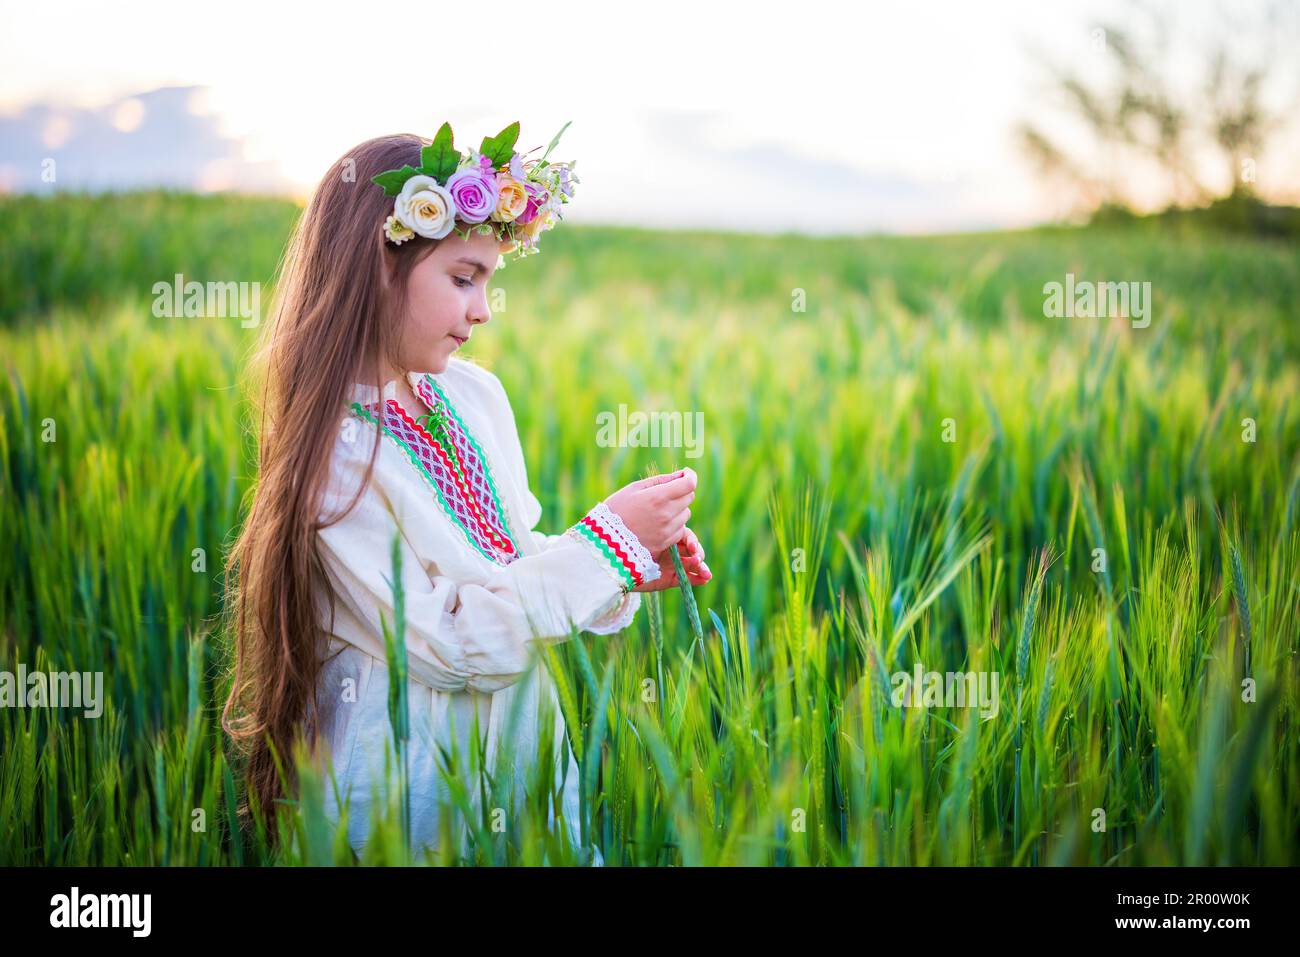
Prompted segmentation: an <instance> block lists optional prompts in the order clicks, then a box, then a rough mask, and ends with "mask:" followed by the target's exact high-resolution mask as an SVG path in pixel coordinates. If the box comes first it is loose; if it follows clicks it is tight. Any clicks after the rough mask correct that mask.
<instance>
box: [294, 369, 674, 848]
mask: <svg viewBox="0 0 1300 957" xmlns="http://www.w3.org/2000/svg"><path fill="white" fill-rule="evenodd" d="M408 381H409V383H410V386H411V389H412V391H413V392H414V393H415V394H416V395H418V396H420V398H421V399H422V400H423V401H424V402H425V404H426V405H428V406H429V407H430V408H431V409H433V410H435V411H436V412H438V413H441V414H440V415H439V416H438V417H437V418H436V419H428V418H426V419H424V420H423V421H422V422H417V421H415V419H416V418H418V416H417V415H416V414H415V413H416V410H406V409H403V408H402V407H401V405H400V403H398V401H397V399H396V381H395V380H391V381H389V382H388V383H387V384H386V385H385V388H384V392H383V396H382V399H383V401H382V402H381V401H379V396H378V395H377V394H376V390H375V388H374V387H373V386H366V385H360V384H356V385H354V386H353V388H352V391H351V403H350V404H349V407H348V408H347V409H345V410H343V414H342V417H341V420H340V430H339V435H338V437H337V439H336V442H335V448H334V454H333V457H332V459H331V469H330V480H329V482H328V488H327V489H326V491H325V494H324V496H323V500H322V503H321V510H320V515H321V517H322V518H326V519H327V518H332V517H334V516H336V515H337V514H338V513H339V512H340V511H341V510H342V508H343V507H344V506H346V505H347V503H348V502H350V501H351V499H352V497H353V495H354V494H355V493H356V491H357V489H358V487H359V486H360V484H361V481H362V479H363V477H364V475H365V469H366V464H367V462H368V460H369V458H370V454H371V449H372V445H373V443H374V440H375V436H376V431H377V430H381V432H380V447H379V450H378V453H377V455H376V458H375V467H374V473H373V475H372V478H371V481H370V483H369V485H367V486H366V488H365V490H364V492H363V493H362V494H361V497H360V499H359V500H358V501H357V503H356V505H355V506H354V507H353V508H352V510H351V511H350V512H349V513H348V514H347V515H346V517H344V518H343V519H342V520H341V521H339V522H337V523H336V524H334V525H331V526H330V527H328V528H324V529H321V530H320V532H319V540H320V552H321V557H322V560H323V562H324V565H325V569H326V574H327V577H328V580H329V582H330V588H331V591H332V593H333V596H334V600H335V601H334V605H335V607H334V614H333V616H332V617H331V616H330V614H329V610H328V605H325V604H322V612H321V614H322V618H321V621H322V625H323V626H324V628H325V631H326V634H327V635H328V636H329V639H328V644H329V652H330V653H329V655H328V656H327V658H326V660H325V662H324V664H323V666H322V669H321V674H320V679H319V682H318V684H317V706H318V718H319V722H320V726H319V730H320V735H321V740H322V742H323V743H325V744H326V746H327V747H328V749H329V751H330V754H331V757H332V764H333V772H334V776H335V781H336V783H337V785H338V790H339V799H336V798H335V795H334V793H333V788H332V787H331V786H330V782H329V781H328V779H327V781H326V814H327V817H328V818H329V819H330V820H331V821H333V822H334V823H335V824H337V822H338V820H339V809H340V808H339V800H342V801H346V802H350V804H349V814H348V841H349V843H350V844H351V846H352V848H353V850H355V851H356V852H357V853H358V855H360V854H361V852H362V850H363V849H364V846H365V844H366V841H367V840H368V838H369V824H370V815H371V811H372V806H373V803H374V800H373V799H374V798H375V797H379V798H382V796H383V795H384V794H385V793H386V792H387V789H388V786H389V785H388V781H393V782H395V780H396V778H395V777H393V778H389V779H386V778H385V775H384V772H383V764H384V757H385V749H386V746H387V747H388V748H389V749H391V748H392V742H393V732H392V728H391V724H390V720H389V715H388V693H389V691H388V667H387V664H386V655H385V651H384V637H383V631H382V629H381V624H380V615H381V614H382V615H383V617H384V620H386V621H387V623H388V625H389V627H390V629H391V627H392V625H393V620H394V600H393V593H392V589H391V587H390V584H389V580H390V578H391V568H392V546H393V539H394V536H395V535H396V534H397V533H398V531H399V530H400V533H401V536H400V546H399V547H400V550H401V557H402V572H401V574H402V585H403V589H404V599H403V601H404V607H405V619H406V635H405V645H406V654H407V677H408V685H407V691H408V704H409V724H410V738H409V744H408V761H409V772H408V774H409V781H410V795H411V838H412V844H413V846H414V848H415V849H416V851H417V853H418V852H419V851H420V850H421V849H422V848H437V847H438V846H439V844H440V842H441V840H442V828H441V827H440V821H439V815H440V813H442V811H441V809H440V807H439V805H440V803H441V802H444V801H451V800H452V797H453V796H452V794H451V793H450V789H449V786H448V782H449V780H453V779H454V778H455V775H457V774H459V775H460V778H459V779H460V781H461V782H463V785H464V787H463V790H461V789H457V790H458V791H460V794H461V800H462V801H467V802H468V806H469V808H470V809H471V813H472V814H473V815H474V816H475V817H474V819H475V820H478V817H477V816H478V815H479V814H480V812H481V809H482V803H481V800H480V797H481V794H480V783H482V782H481V781H480V777H479V775H478V772H477V764H478V763H479V762H478V761H477V759H476V758H474V757H472V756H473V755H474V753H475V752H476V751H479V752H480V753H481V756H482V757H483V758H484V759H485V760H486V769H487V770H488V772H489V773H493V774H495V778H494V779H496V780H511V776H512V775H513V781H514V788H513V793H514V794H515V796H516V800H519V799H521V798H522V797H523V795H524V790H525V787H526V786H528V785H529V781H530V780H532V779H533V778H535V777H536V775H537V773H538V770H539V768H540V766H539V765H538V764H537V760H538V756H539V753H542V752H543V746H544V744H545V743H546V737H545V734H544V729H546V728H547V727H548V726H549V728H550V729H551V732H552V737H551V738H550V741H551V742H552V748H551V749H550V751H549V753H550V754H552V755H554V760H555V768H554V776H553V781H554V785H553V787H554V791H555V792H556V793H558V794H559V795H561V797H562V799H561V800H560V802H559V803H560V806H559V807H558V808H557V807H556V806H555V804H554V802H551V803H550V804H549V809H548V819H549V824H550V826H551V827H552V831H553V833H554V832H555V831H556V829H558V828H559V827H561V826H563V827H564V828H566V829H567V834H568V835H569V837H570V839H571V840H572V841H573V842H574V843H575V846H576V845H577V843H578V841H579V835H580V834H581V828H580V819H579V809H578V788H579V781H578V767H577V762H576V761H575V759H574V754H573V750H572V747H571V746H570V745H569V743H568V740H567V736H566V731H565V722H564V718H563V715H562V714H561V711H560V706H559V697H558V695H557V693H556V689H555V685H554V681H553V678H552V677H551V675H550V674H549V671H548V670H547V668H546V666H545V664H544V659H543V658H541V657H540V656H538V655H537V654H536V651H537V650H538V648H539V646H540V645H541V644H543V643H546V642H553V641H563V640H566V639H567V638H569V637H570V636H571V634H572V633H574V632H575V631H588V632H591V633H594V634H602V635H607V634H613V633H615V632H617V631H620V630H621V629H623V628H624V627H626V626H627V625H628V624H629V623H630V622H631V621H632V618H633V616H634V615H635V614H636V611H637V609H638V608H639V607H640V604H641V595H640V593H639V592H636V591H633V590H632V588H634V587H635V585H637V584H639V583H641V582H643V581H652V580H654V579H655V578H657V577H658V576H659V573H660V572H659V567H658V564H657V563H656V562H655V561H654V560H653V559H652V557H651V555H650V553H649V552H648V551H647V550H646V549H645V548H644V547H643V546H642V545H641V543H640V542H639V541H638V540H637V539H636V536H635V535H634V534H633V533H632V532H631V531H630V530H629V529H628V528H627V527H626V526H625V525H624V524H623V523H622V522H621V521H620V520H619V518H618V516H617V515H616V514H615V513H614V512H612V511H611V510H610V509H609V508H608V507H606V506H605V505H604V503H603V502H602V503H598V504H597V505H596V506H594V507H593V508H592V510H591V511H589V512H588V513H587V514H586V515H584V516H583V517H582V518H581V519H580V520H579V521H578V522H575V523H574V524H573V525H572V526H570V527H569V528H567V529H566V530H565V531H564V532H562V533H561V534H558V535H548V534H544V533H542V532H539V531H536V530H534V526H535V525H536V524H537V522H538V521H539V519H540V518H541V513H542V507H541V503H540V502H539V501H538V500H537V498H536V497H535V496H534V495H533V494H532V492H531V490H530V489H529V487H528V478H527V472H526V469H525V465H524V458H523V451H522V448H521V446H520V443H519V436H518V432H517V430H516V426H515V418H514V413H513V411H512V409H511V407H510V401H509V399H508V397H507V396H506V393H505V390H504V388H503V387H502V385H501V383H500V381H499V380H498V379H497V378H496V376H495V375H493V374H492V373H491V372H489V371H488V370H486V369H484V368H482V367H481V366H478V365H475V364H474V363H472V362H470V361H468V360H465V359H461V358H459V357H454V356H453V357H452V358H451V359H450V360H449V362H448V365H447V368H446V370H445V371H444V372H441V373H436V374H435V373H411V374H410V375H409V376H408ZM516 707H517V708H518V710H517V711H515V712H514V713H513V714H512V709H514V708H516ZM476 720H477V724H478V740H479V743H480V749H476V748H475V747H474V735H473V729H474V724H475V721H476ZM511 746H513V752H514V756H513V759H512V758H511V756H510V751H511ZM453 753H455V754H456V755H457V757H456V759H455V760H456V762H457V767H456V769H455V770H452V769H449V768H448V767H447V756H448V755H451V754H453ZM498 758H499V759H500V762H501V764H500V765H499V766H498ZM503 772H505V773H504V774H503ZM486 780H487V778H484V779H483V781H486ZM502 790H504V791H508V790H509V789H508V788H507V787H505V786H504V785H502ZM489 800H490V801H491V802H492V803H491V806H490V808H489V824H490V825H492V824H496V823H505V818H506V816H507V815H509V814H510V813H512V812H511V809H510V807H509V806H508V804H509V802H508V801H507V800H505V799H504V798H503V797H502V793H501V792H500V791H499V792H498V793H497V794H496V795H493V796H490V797H489ZM521 806H522V805H515V807H521ZM498 808H500V810H497V809H498ZM557 813H558V814H559V815H561V816H562V817H563V824H562V825H561V823H560V822H558V821H556V815H557ZM491 829H492V828H491V826H489V830H491ZM453 833H454V834H455V839H456V840H457V842H458V843H459V850H460V851H461V852H462V853H463V852H465V851H467V850H468V848H469V844H468V843H467V841H468V840H469V831H468V829H467V828H455V829H453ZM592 851H593V853H594V863H601V858H600V854H599V851H598V850H596V849H595V848H594V847H593V848H592Z"/></svg>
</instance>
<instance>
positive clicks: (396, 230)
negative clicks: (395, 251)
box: [384, 216, 415, 246]
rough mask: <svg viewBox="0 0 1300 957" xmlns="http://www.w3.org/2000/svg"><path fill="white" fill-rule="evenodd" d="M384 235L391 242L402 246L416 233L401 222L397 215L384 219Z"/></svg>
mask: <svg viewBox="0 0 1300 957" xmlns="http://www.w3.org/2000/svg"><path fill="white" fill-rule="evenodd" d="M384 235H385V236H387V237H388V241H389V242H391V243H393V244H394V245H397V246H400V245H402V243H404V242H406V241H407V240H408V239H410V238H411V237H412V236H414V235H415V233H414V232H412V231H411V230H409V229H407V228H406V227H405V226H404V225H403V224H402V223H399V222H398V221H397V217H396V216H389V217H388V218H387V219H385V220H384Z"/></svg>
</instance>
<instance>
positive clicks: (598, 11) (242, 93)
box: [0, 0, 1300, 233]
mask: <svg viewBox="0 0 1300 957" xmlns="http://www.w3.org/2000/svg"><path fill="white" fill-rule="evenodd" d="M2 2H3V4H4V6H3V8H2V9H3V14H2V19H0V190H31V191H42V190H48V189H50V188H56V187H53V186H51V185H50V184H47V183H44V182H43V181H42V180H41V178H40V170H41V168H42V167H41V163H42V161H43V160H45V159H49V158H53V159H54V160H55V161H56V162H57V164H58V165H57V170H58V175H57V178H56V184H57V188H76V187H79V186H81V187H86V188H100V187H124V186H132V185H150V184H167V185H185V186H189V187H191V188H198V189H203V190H214V189H225V188H238V189H245V190H258V191H278V192H287V193H290V194H293V195H296V196H299V197H301V196H305V195H306V194H307V193H308V192H309V191H310V189H311V188H312V186H313V184H314V183H315V182H316V181H317V179H318V178H319V177H320V176H321V175H322V174H323V173H324V171H325V169H326V168H327V167H328V166H329V165H330V164H331V163H332V162H333V161H334V160H335V159H336V158H337V157H339V156H342V155H346V153H347V151H348V150H349V149H350V148H351V147H352V146H353V145H355V144H356V143H358V142H360V141H362V140H364V139H366V138H368V137H371V136H376V135H380V134H384V133H393V132H411V133H418V134H421V135H423V136H426V137H432V135H433V133H434V132H435V131H436V129H437V127H438V126H439V125H441V123H442V122H443V121H444V120H448V121H450V122H451V124H452V127H453V129H454V130H455V131H456V133H457V146H459V147H461V148H462V149H463V148H465V147H466V146H468V145H477V144H478V142H479V140H480V139H481V138H482V137H483V136H484V135H489V134H494V133H496V132H497V131H499V130H500V129H501V128H502V127H504V126H505V125H507V124H508V123H510V122H512V121H514V120H518V121H520V123H521V127H522V131H523V132H522V134H521V136H520V140H519V144H518V145H519V147H521V148H529V147H532V146H539V145H540V146H544V145H545V144H546V143H547V142H549V140H550V139H551V137H552V136H553V135H554V133H555V132H556V131H557V130H558V129H559V128H560V127H561V126H563V125H564V123H565V122H566V121H571V125H570V126H569V127H568V129H567V130H566V132H565V134H564V137H563V139H562V141H561V144H560V146H559V147H557V149H556V151H555V153H554V154H553V157H554V158H558V159H566V160H574V161H576V168H575V172H576V173H577V176H578V179H579V185H578V188H577V198H576V200H575V202H574V203H573V204H572V205H571V206H569V207H566V219H567V220H569V221H572V222H601V223H628V224H637V225H647V226H664V227H702V228H711V227H713V228H727V229H743V230H754V231H760V232H773V231H785V230H798V231H805V232H814V233H843V232H879V231H883V232H901V233H920V232H936V231H954V230H969V229H983V228H998V227H1014V226H1020V225H1027V224H1032V223H1037V222H1044V221H1050V220H1053V219H1056V218H1059V217H1060V216H1062V215H1064V214H1065V213H1066V212H1068V208H1069V202H1068V197H1063V196H1062V195H1061V194H1060V191H1059V190H1054V189H1052V188H1050V187H1048V186H1046V185H1045V184H1043V183H1042V182H1040V181H1039V180H1038V179H1037V178H1036V177H1035V176H1034V175H1033V172H1032V170H1031V168H1030V167H1029V166H1028V165H1027V163H1026V161H1025V159H1024V158H1023V157H1022V156H1021V155H1020V154H1019V153H1018V151H1017V147H1016V144H1015V140H1014V137H1013V135H1012V134H1013V130H1014V128H1015V125H1016V123H1017V121H1019V120H1021V119H1023V118H1025V117H1026V116H1031V115H1037V114H1038V113H1040V112H1042V111H1043V109H1044V103H1045V97H1046V95H1047V92H1046V91H1047V87H1046V84H1045V81H1044V74H1043V68H1042V64H1043V63H1045V62H1046V63H1054V64H1058V65H1059V64H1068V65H1076V66H1078V67H1079V68H1080V69H1081V70H1084V71H1087V70H1090V69H1092V68H1093V65H1094V64H1096V63H1097V58H1098V54H1097V52H1096V42H1097V37H1096V34H1095V33H1094V32H1093V31H1094V28H1095V24H1096V22H1098V21H1099V20H1103V21H1104V20H1105V19H1106V18H1107V17H1110V18H1111V19H1113V20H1115V21H1116V22H1127V21H1129V20H1132V19H1133V18H1134V17H1136V16H1137V15H1138V14H1137V13H1136V12H1135V9H1134V7H1133V5H1132V4H1130V3H1125V2H1118V0H1111V2H1098V3H1050V4H1045V3H1041V2H1029V0H1026V2H1021V0H988V2H984V3H979V4H969V3H959V2H951V3H939V2H915V3H908V4H883V3H874V4H861V5H858V4H843V3H824V2H820V0H801V2H799V3H794V4H792V3H788V2H787V3H781V4H766V3H752V2H751V3H706V2H699V0H696V2H693V3H683V2H676V0H664V2H656V3H654V4H646V5H637V6H626V7H624V6H622V5H618V4H612V3H604V4H584V3H579V2H565V3H554V2H550V3H548V2H545V0H531V2H527V3H517V2H513V0H496V2H494V3H492V4H491V5H490V6H487V7H481V8H480V7H472V6H468V5H451V4H428V5H423V6H416V5H395V6H394V5H378V4H376V5H372V6H369V7H367V6H364V5H362V6H357V5H354V4H346V5H334V4H332V3H330V2H325V0H323V2H318V3H313V4H280V3H266V2H261V3H247V2H243V0H234V2H226V3H222V4H220V5H214V4H202V5H199V4H194V5H190V4H181V3H175V2H168V3H162V2H159V3H154V2H134V3H125V4H115V5H109V4H103V3H98V2H96V3H83V2H80V0H78V2H71V3H61V4H57V5H50V4H21V5H20V4H18V3H17V2H16V0H2ZM1247 6H1249V4H1247ZM1163 9H1164V10H1165V12H1167V13H1170V14H1172V15H1174V16H1175V17H1176V18H1177V19H1178V20H1179V25H1180V28H1182V27H1186V28H1187V29H1188V30H1189V32H1195V31H1197V30H1199V31H1201V32H1202V33H1203V32H1205V30H1207V29H1212V27H1211V26H1210V23H1211V21H1210V12H1211V11H1212V10H1213V9H1214V8H1213V7H1212V6H1211V5H1210V4H1209V3H1208V2H1204V3H1203V2H1200V0H1190V2H1184V3H1181V4H1179V3H1174V4H1172V5H1170V6H1167V7H1165V8H1163ZM1196 53H1197V51H1196V50H1195V49H1193V47H1192V46H1191V45H1190V44H1188V45H1187V46H1186V47H1185V48H1180V47H1178V46H1177V45H1176V44H1175V48H1174V49H1173V50H1172V53H1171V61H1172V62H1173V64H1174V70H1175V72H1177V70H1178V69H1179V68H1180V67H1179V64H1180V63H1181V64H1182V66H1181V68H1182V69H1184V70H1185V71H1186V72H1187V76H1188V77H1189V79H1188V82H1189V83H1190V82H1192V79H1191V77H1192V76H1193V75H1194V74H1193V70H1194V68H1195V66H1196V65H1197V56H1196ZM1291 59H1292V60H1294V59H1295V58H1294V57H1291ZM1273 79H1274V80H1276V83H1275V85H1276V86H1277V89H1278V91H1280V92H1278V93H1277V95H1278V96H1279V97H1283V98H1284V97H1287V96H1292V95H1294V89H1293V87H1292V86H1291V85H1290V78H1289V77H1279V78H1273ZM1270 82H1273V81H1272V80H1271V81H1270ZM1289 135H1291V134H1289ZM1283 142H1284V143H1289V144H1291V145H1296V143H1297V140H1296V139H1295V137H1294V135H1291V139H1289V140H1286V139H1284V140H1283ZM1290 155H1292V156H1294V155H1297V151H1291V153H1290ZM1285 156H1286V150H1284V149H1279V150H1278V151H1277V152H1276V153H1274V154H1270V157H1271V159H1270V158H1268V157H1266V158H1262V159H1261V164H1260V165H1261V168H1260V185H1261V188H1264V187H1267V189H1265V192H1270V191H1271V192H1272V194H1273V195H1275V196H1279V197H1282V198H1289V197H1291V196H1293V195H1294V196H1296V197H1298V198H1300V182H1297V179H1298V178H1300V173H1298V172H1297V171H1296V170H1294V169H1286V168H1284V166H1283V163H1282V160H1283V159H1284V158H1285ZM1292 165H1294V164H1292ZM1153 195H1154V194H1153ZM1292 201H1294V200H1292Z"/></svg>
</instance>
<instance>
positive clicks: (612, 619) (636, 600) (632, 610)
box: [587, 591, 641, 635]
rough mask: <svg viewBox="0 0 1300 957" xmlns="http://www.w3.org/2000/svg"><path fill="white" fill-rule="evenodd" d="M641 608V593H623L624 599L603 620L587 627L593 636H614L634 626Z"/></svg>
mask: <svg viewBox="0 0 1300 957" xmlns="http://www.w3.org/2000/svg"><path fill="white" fill-rule="evenodd" d="M640 607H641V593H640V592H639V591H629V592H624V593H623V599H622V601H620V602H619V603H618V604H617V605H615V606H614V608H613V609H612V610H611V611H610V612H609V614H608V615H606V616H605V617H603V618H598V619H596V620H595V621H594V622H592V623H591V624H590V625H588V626H587V631H589V632H591V633H592V634H593V635H613V634H616V633H617V632H620V631H622V630H623V629H624V628H626V627H627V626H628V625H630V624H632V619H633V618H635V617H636V613H637V609H638V608H640Z"/></svg>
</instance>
